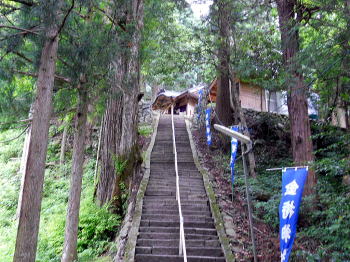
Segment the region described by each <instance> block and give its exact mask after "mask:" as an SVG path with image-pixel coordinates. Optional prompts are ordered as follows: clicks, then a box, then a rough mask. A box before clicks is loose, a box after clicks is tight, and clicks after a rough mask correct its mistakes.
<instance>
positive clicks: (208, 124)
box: [205, 108, 211, 146]
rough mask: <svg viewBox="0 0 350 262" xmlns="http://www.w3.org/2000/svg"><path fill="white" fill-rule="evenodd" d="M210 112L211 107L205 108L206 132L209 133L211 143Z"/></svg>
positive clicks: (209, 143)
mask: <svg viewBox="0 0 350 262" xmlns="http://www.w3.org/2000/svg"><path fill="white" fill-rule="evenodd" d="M210 114H211V108H208V109H207V110H205V133H206V135H207V144H208V146H210V145H211V130H210Z"/></svg>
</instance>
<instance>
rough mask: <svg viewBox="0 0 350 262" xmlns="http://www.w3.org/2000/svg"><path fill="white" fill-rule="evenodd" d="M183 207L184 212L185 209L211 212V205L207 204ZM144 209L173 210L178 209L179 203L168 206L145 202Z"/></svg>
mask: <svg viewBox="0 0 350 262" xmlns="http://www.w3.org/2000/svg"><path fill="white" fill-rule="evenodd" d="M181 209H182V212H185V211H195V212H197V211H198V212H201V211H202V212H210V208H209V206H207V205H205V206H203V205H181ZM143 210H154V211H156V210H157V211H160V212H161V211H162V210H169V211H172V210H176V211H178V205H177V204H174V205H172V206H166V208H165V207H164V206H159V205H147V204H145V203H144V206H143Z"/></svg>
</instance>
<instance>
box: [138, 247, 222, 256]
mask: <svg viewBox="0 0 350 262" xmlns="http://www.w3.org/2000/svg"><path fill="white" fill-rule="evenodd" d="M186 251H187V256H208V257H222V256H223V252H222V249H221V248H215V247H213V248H210V247H207V248H205V249H203V248H198V247H189V248H187V247H186ZM135 253H136V254H152V255H178V254H179V248H178V247H136V251H135Z"/></svg>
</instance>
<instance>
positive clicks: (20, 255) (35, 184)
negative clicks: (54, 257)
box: [13, 10, 59, 262]
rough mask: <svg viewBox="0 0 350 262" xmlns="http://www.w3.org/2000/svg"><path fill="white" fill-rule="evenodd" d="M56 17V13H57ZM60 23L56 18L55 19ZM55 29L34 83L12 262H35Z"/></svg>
mask: <svg viewBox="0 0 350 262" xmlns="http://www.w3.org/2000/svg"><path fill="white" fill-rule="evenodd" d="M56 14H58V10H57V12H56ZM55 19H56V21H55V23H57V21H58V20H59V19H58V18H57V17H56V18H55ZM58 30H59V28H58V26H57V24H53V25H51V26H49V27H48V28H47V32H46V40H45V42H44V46H43V49H42V52H41V58H40V66H39V72H38V80H37V95H36V100H35V104H34V108H33V120H32V130H31V135H30V144H29V150H28V159H27V163H26V167H25V180H24V183H23V197H22V203H21V209H20V215H19V223H18V231H17V238H16V247H15V253H14V258H13V261H14V262H20V261H23V262H32V261H35V255H36V248H37V241H38V231H39V222H40V208H41V200H42V190H43V183H44V172H45V160H46V154H47V144H48V134H49V122H50V116H51V111H52V108H51V107H52V91H53V85H54V76H55V70H56V56H57V48H58Z"/></svg>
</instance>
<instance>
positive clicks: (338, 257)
mask: <svg viewBox="0 0 350 262" xmlns="http://www.w3.org/2000/svg"><path fill="white" fill-rule="evenodd" d="M272 120H273V119H272ZM272 120H271V119H269V118H265V119H262V120H261V123H258V124H256V126H254V128H255V130H253V132H254V131H256V130H257V129H259V128H260V129H262V128H264V126H266V127H269V128H270V129H269V132H267V131H266V130H265V131H264V132H261V130H258V132H255V134H254V135H253V140H255V141H258V142H257V144H256V146H255V148H254V152H255V156H256V159H257V178H255V179H254V178H249V183H250V186H251V194H252V199H253V204H254V217H255V218H256V219H259V220H262V221H264V222H265V223H266V224H267V225H269V226H270V228H271V230H272V231H273V232H274V234H275V236H276V238H277V237H278V232H279V217H278V208H279V203H280V200H281V190H282V188H281V184H282V173H281V172H282V171H273V172H269V171H266V169H268V168H275V167H286V166H293V162H292V159H291V152H290V141H289V138H288V136H289V135H288V127H286V128H285V129H282V128H278V129H277V128H274V126H277V125H276V124H274V123H270V121H272ZM312 133H313V137H312V138H313V144H314V152H315V163H314V166H313V168H314V169H315V171H316V174H317V177H318V182H317V194H316V196H313V197H303V200H302V204H301V208H300V216H299V221H298V229H297V230H298V232H297V237H296V241H295V243H294V247H293V251H292V255H291V258H290V260H289V261H292V262H300V261H307V262H314V261H331V262H338V261H339V262H340V261H342V262H343V261H350V185H347V186H346V185H344V183H343V182H342V180H343V179H344V177H346V176H349V175H350V134H349V133H346V132H345V131H344V130H341V129H339V128H335V127H332V126H327V125H324V124H320V123H313V125H312ZM238 155H239V154H238ZM213 158H214V159H215V162H216V163H217V165H219V166H220V167H221V168H222V169H223V170H225V172H224V176H225V178H226V179H227V180H230V169H229V164H228V163H229V161H230V160H229V158H230V155H229V154H224V153H222V154H221V155H220V154H218V155H216V156H214V157H213ZM234 187H235V188H236V190H238V191H239V192H240V193H241V194H242V195H245V184H244V176H243V171H242V165H241V160H239V161H237V162H236V167H235V185H234Z"/></svg>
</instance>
